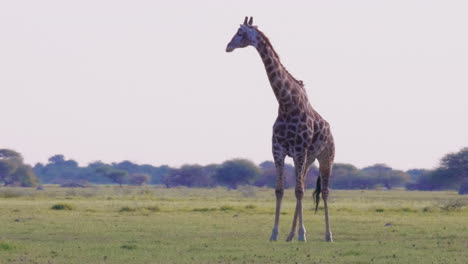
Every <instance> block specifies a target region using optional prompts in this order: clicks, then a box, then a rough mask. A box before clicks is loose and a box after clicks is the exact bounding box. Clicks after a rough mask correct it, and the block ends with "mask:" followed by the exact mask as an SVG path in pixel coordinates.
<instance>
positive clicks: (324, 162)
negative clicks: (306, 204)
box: [318, 146, 334, 242]
mask: <svg viewBox="0 0 468 264" xmlns="http://www.w3.org/2000/svg"><path fill="white" fill-rule="evenodd" d="M332 147H333V146H332ZM333 158H334V149H333V148H327V150H326V151H325V153H323V154H321V155H320V157H319V158H318V160H319V164H320V165H319V166H320V167H319V171H320V181H321V185H322V186H321V192H322V199H323V207H324V211H325V241H327V242H333V235H332V232H331V228H330V218H329V215H328V193H329V190H328V183H329V179H330V175H331V170H332V167H333Z"/></svg>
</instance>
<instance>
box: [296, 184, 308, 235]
mask: <svg viewBox="0 0 468 264" xmlns="http://www.w3.org/2000/svg"><path fill="white" fill-rule="evenodd" d="M296 197H297V211H298V218H299V231H298V238H297V239H298V240H299V241H304V242H305V241H307V239H306V229H305V227H304V221H303V218H302V198H303V197H304V189H301V190H296Z"/></svg>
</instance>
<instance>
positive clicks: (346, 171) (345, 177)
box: [330, 163, 362, 189]
mask: <svg viewBox="0 0 468 264" xmlns="http://www.w3.org/2000/svg"><path fill="white" fill-rule="evenodd" d="M358 177H359V170H358V169H357V168H356V167H355V166H354V165H351V164H345V163H335V164H334V165H333V170H332V176H331V180H330V183H331V184H330V187H331V188H333V189H356V188H361V187H362V183H361V182H360V181H359V179H358Z"/></svg>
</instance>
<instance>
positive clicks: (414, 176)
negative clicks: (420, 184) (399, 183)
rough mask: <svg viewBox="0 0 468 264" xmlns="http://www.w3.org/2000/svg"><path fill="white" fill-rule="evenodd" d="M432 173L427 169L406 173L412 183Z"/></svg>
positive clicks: (411, 170)
mask: <svg viewBox="0 0 468 264" xmlns="http://www.w3.org/2000/svg"><path fill="white" fill-rule="evenodd" d="M430 172H431V171H430V170H427V169H410V170H407V171H406V174H408V175H409V180H410V182H417V181H418V180H419V178H421V177H424V176H426V175H428V173H430Z"/></svg>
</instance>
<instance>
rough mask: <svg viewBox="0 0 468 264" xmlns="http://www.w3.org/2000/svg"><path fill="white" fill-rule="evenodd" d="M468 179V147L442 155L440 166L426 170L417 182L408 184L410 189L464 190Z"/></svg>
mask: <svg viewBox="0 0 468 264" xmlns="http://www.w3.org/2000/svg"><path fill="white" fill-rule="evenodd" d="M466 181H468V148H462V149H461V150H460V151H458V152H456V153H449V154H447V155H445V156H444V157H442V159H441V161H440V165H439V167H437V168H436V169H434V170H432V171H426V172H424V173H423V174H422V175H421V176H420V177H419V178H418V179H417V180H416V181H415V182H412V183H410V184H407V186H406V188H407V189H410V190H430V191H432V190H448V189H452V190H453V189H455V190H459V192H460V191H462V190H461V189H462V186H464V183H465V182H466Z"/></svg>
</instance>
